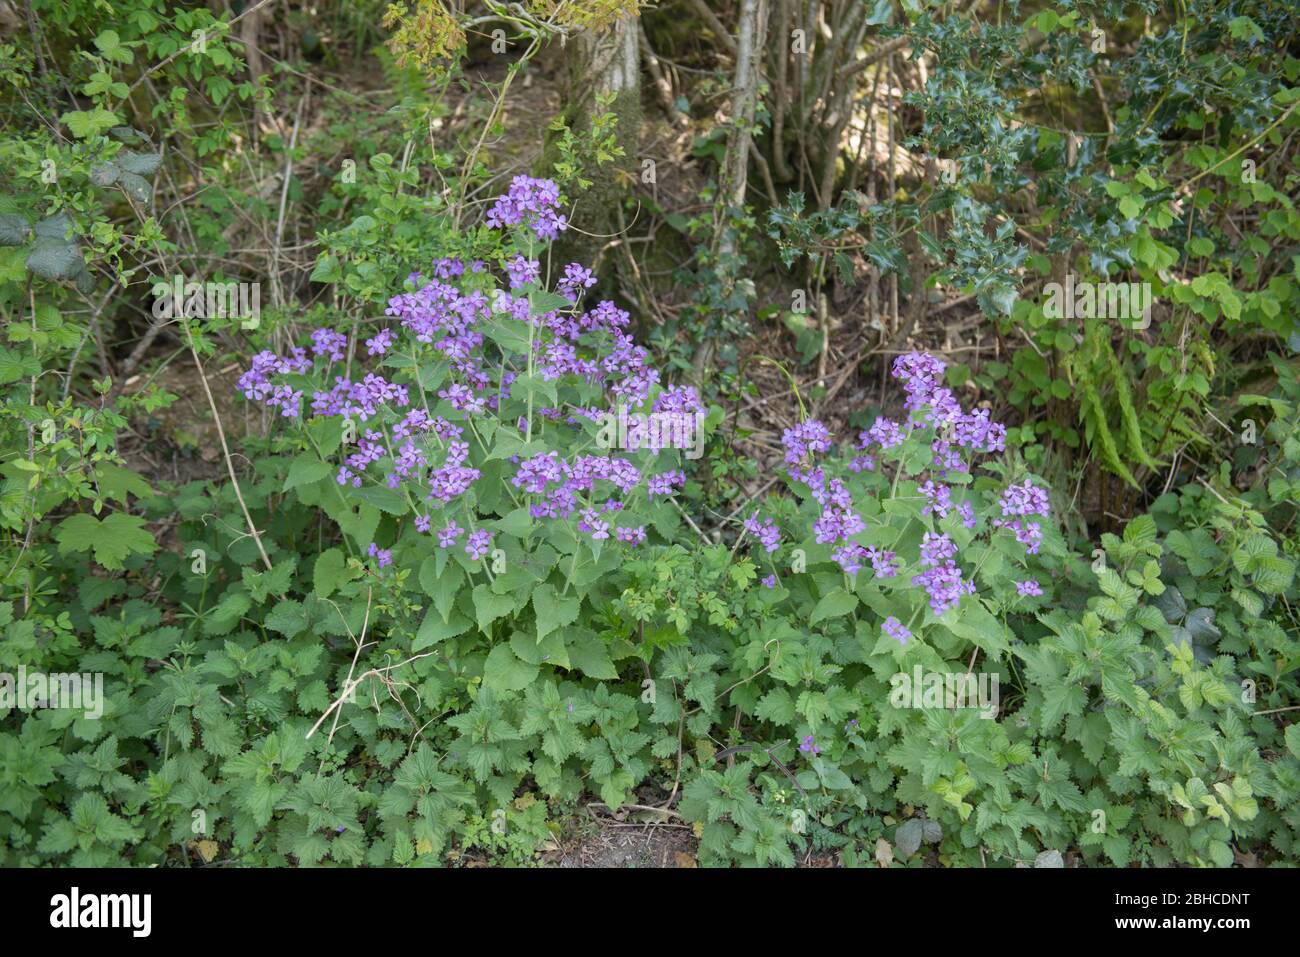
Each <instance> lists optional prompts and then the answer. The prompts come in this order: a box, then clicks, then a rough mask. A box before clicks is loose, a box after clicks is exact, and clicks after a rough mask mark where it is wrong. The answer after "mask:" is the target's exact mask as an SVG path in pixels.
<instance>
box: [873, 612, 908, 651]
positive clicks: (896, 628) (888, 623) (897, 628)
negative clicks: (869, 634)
mask: <svg viewBox="0 0 1300 957" xmlns="http://www.w3.org/2000/svg"><path fill="white" fill-rule="evenodd" d="M880 630H881V631H883V632H884V633H885V634H887V635H888V636H889V637H890V638H893V639H894V640H895V641H897V642H898V643H899V644H900V645H905V644H907V639H909V638H911V637H912V633H911V632H910V631H908V629H907V626H906V625H905V624H903V623H902V622H901V621H899V620H898V619H897V618H895V617H894V616H893V615H890V616H889V617H888V618H886V619H885V620H884V621H883V622H881V624H880Z"/></svg>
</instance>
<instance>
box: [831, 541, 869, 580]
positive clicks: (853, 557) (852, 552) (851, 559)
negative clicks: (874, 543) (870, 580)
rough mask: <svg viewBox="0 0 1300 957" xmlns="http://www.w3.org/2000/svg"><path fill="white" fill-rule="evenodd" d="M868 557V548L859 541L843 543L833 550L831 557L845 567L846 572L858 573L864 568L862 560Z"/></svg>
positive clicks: (841, 566)
mask: <svg viewBox="0 0 1300 957" xmlns="http://www.w3.org/2000/svg"><path fill="white" fill-rule="evenodd" d="M866 557H867V550H866V549H865V548H863V547H862V546H861V545H859V544H858V543H857V542H849V543H848V544H847V545H841V546H840V547H839V548H837V549H835V551H833V552H831V558H833V559H834V560H835V562H836V563H837V564H838V565H839V566H840V568H842V569H844V571H845V573H846V574H849V575H856V574H857V573H858V570H859V569H861V568H862V560H863V559H864V558H866Z"/></svg>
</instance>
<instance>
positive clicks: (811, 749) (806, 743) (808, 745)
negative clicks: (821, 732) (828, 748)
mask: <svg viewBox="0 0 1300 957" xmlns="http://www.w3.org/2000/svg"><path fill="white" fill-rule="evenodd" d="M799 750H800V751H803V752H804V753H805V754H821V753H822V749H821V748H819V747H817V742H816V740H814V738H813V736H812V735H811V734H810V735H808V737H806V738H804V739H803V743H802V744H800V745H799Z"/></svg>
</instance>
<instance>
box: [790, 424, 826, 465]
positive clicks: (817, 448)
mask: <svg viewBox="0 0 1300 957" xmlns="http://www.w3.org/2000/svg"><path fill="white" fill-rule="evenodd" d="M781 443H782V444H783V445H784V446H785V461H786V464H787V465H794V466H799V465H802V464H803V462H804V460H805V459H807V458H808V457H809V456H815V455H817V454H819V453H823V452H829V451H830V448H831V433H830V430H829V429H827V428H826V426H825V425H823V424H822V423H821V422H818V421H817V420H816V419H808V420H806V421H804V422H801V423H799V424H798V425H796V426H795V427H794V428H792V429H786V430H785V431H784V432H782V433H781Z"/></svg>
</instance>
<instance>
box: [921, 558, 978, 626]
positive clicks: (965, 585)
mask: <svg viewBox="0 0 1300 957" xmlns="http://www.w3.org/2000/svg"><path fill="white" fill-rule="evenodd" d="M912 584H913V585H920V586H921V587H923V588H924V589H925V591H926V594H927V595H929V596H930V609H931V610H932V611H933V612H934V613H935V614H936V615H942V614H943V613H944V612H945V611H947V610H948V609H950V608H956V607H957V605H958V604H959V603H960V602H961V596H962V595H966V594H973V593H974V591H975V585H974V583H972V582H965V581H962V577H961V569H960V568H958V567H957V563H956V562H954V561H951V560H949V561H945V562H944V563H943V564H941V565H936V566H934V567H933V568H928V569H926V570H925V571H923V572H921V574H919V575H913V576H912Z"/></svg>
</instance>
